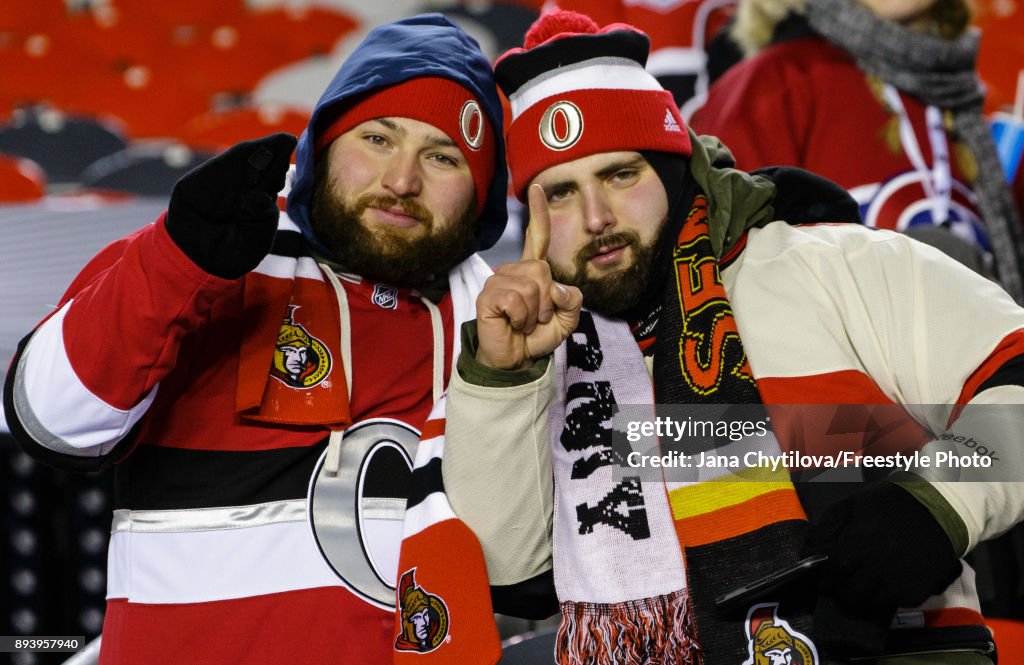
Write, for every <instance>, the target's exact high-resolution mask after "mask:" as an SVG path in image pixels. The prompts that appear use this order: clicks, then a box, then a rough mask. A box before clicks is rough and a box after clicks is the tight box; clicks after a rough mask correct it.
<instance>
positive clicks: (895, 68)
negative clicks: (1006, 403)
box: [807, 0, 1024, 303]
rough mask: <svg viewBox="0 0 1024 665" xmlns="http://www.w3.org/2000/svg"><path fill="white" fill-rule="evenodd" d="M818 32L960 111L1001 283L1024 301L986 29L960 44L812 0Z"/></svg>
mask: <svg viewBox="0 0 1024 665" xmlns="http://www.w3.org/2000/svg"><path fill="white" fill-rule="evenodd" d="M807 21H808V23H810V25H811V27H812V28H814V30H815V32H817V33H818V34H820V35H821V36H822V37H824V38H825V39H827V40H829V41H830V42H832V43H834V44H836V45H838V46H840V47H841V48H843V49H844V50H846V51H847V52H848V53H849V54H850V55H852V56H853V57H854V58H855V59H856V61H857V64H858V66H859V67H860V68H861V69H863V70H864V71H865V72H867V73H869V74H872V75H874V76H877V77H878V78H880V79H882V80H883V81H885V82H886V83H889V84H890V85H892V86H893V87H895V88H896V89H898V90H901V91H903V92H904V93H906V94H908V95H911V96H913V97H916V98H917V99H919V100H921V101H922V102H924V103H925V104H928V105H930V106H936V107H938V108H940V109H943V110H949V111H951V112H952V113H953V124H954V128H955V129H956V131H957V133H958V134H959V135H960V137H961V138H962V139H963V140H964V141H965V142H966V143H967V147H968V148H970V150H971V152H972V153H973V154H974V157H975V159H976V160H977V163H978V179H977V182H976V183H975V185H974V188H975V192H976V194H977V195H978V203H979V206H980V208H981V213H982V220H983V222H984V224H985V227H986V229H987V230H988V235H989V239H990V240H991V242H992V252H993V254H994V256H995V260H996V266H997V268H998V270H999V277H1000V282H1001V283H1002V284H1003V287H1004V288H1005V289H1006V290H1007V292H1009V294H1010V295H1011V296H1013V298H1014V300H1016V301H1017V302H1019V303H1024V280H1022V273H1021V270H1022V268H1024V246H1022V244H1021V225H1020V219H1019V217H1018V215H1017V210H1016V208H1015V207H1014V204H1013V199H1012V198H1011V194H1010V189H1009V187H1008V186H1007V184H1006V180H1005V179H1004V177H1003V171H1002V167H1001V166H1000V163H999V156H998V154H997V153H996V148H995V144H994V143H993V141H992V134H991V132H990V130H989V128H988V124H987V123H986V122H985V119H984V118H983V117H982V115H981V108H982V102H983V101H984V97H985V92H984V89H983V88H982V86H981V82H980V81H979V80H978V76H977V73H976V71H975V62H976V60H977V55H978V31H977V30H974V29H972V30H969V31H967V32H966V33H965V34H963V35H962V36H960V37H959V38H957V39H955V40H949V39H943V38H941V37H937V36H932V35H927V34H923V33H920V32H917V31H914V30H911V29H909V28H905V27H903V26H902V25H900V24H898V23H895V22H893V21H887V20H884V19H881V18H878V17H877V16H875V14H874V13H872V12H871V10H869V9H867V8H866V7H864V6H863V5H861V4H860V3H859V2H857V1H856V0H807Z"/></svg>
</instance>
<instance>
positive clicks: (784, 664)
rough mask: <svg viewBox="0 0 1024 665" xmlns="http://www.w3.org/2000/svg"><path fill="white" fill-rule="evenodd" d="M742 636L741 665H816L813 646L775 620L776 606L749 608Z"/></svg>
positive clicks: (809, 641)
mask: <svg viewBox="0 0 1024 665" xmlns="http://www.w3.org/2000/svg"><path fill="white" fill-rule="evenodd" d="M746 634H747V640H748V643H747V649H748V656H747V659H746V660H745V661H743V665H818V650H817V649H816V648H815V647H814V643H813V642H811V640H810V639H808V638H807V636H806V635H804V634H802V633H798V632H797V631H795V630H793V627H792V626H790V625H789V622H787V621H786V620H785V619H780V618H779V604H778V603H762V604H760V605H754V606H753V607H751V608H750V610H749V611H748V612H747V622H746Z"/></svg>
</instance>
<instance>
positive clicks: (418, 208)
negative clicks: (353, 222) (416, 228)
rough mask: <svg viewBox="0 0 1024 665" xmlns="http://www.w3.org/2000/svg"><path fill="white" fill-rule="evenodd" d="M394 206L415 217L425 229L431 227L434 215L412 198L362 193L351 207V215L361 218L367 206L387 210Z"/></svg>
mask: <svg viewBox="0 0 1024 665" xmlns="http://www.w3.org/2000/svg"><path fill="white" fill-rule="evenodd" d="M395 206H398V207H400V208H401V209H402V212H403V213H405V214H406V215H409V216H410V217H413V218H415V219H416V221H418V222H419V223H421V224H423V225H424V226H425V227H426V228H427V229H431V228H433V226H434V216H433V215H432V214H431V213H430V211H429V210H427V208H426V207H424V206H422V205H420V204H419V203H417V202H416V201H413V200H412V199H399V198H396V197H394V196H381V195H376V194H364V195H363V196H361V197H359V200H357V201H356V203H355V206H354V207H353V213H354V215H353V216H354V217H355V218H356V219H362V217H363V213H364V212H366V209H367V208H381V209H383V210H388V209H389V208H393V207H395Z"/></svg>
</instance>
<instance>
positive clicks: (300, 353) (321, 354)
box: [270, 305, 331, 389]
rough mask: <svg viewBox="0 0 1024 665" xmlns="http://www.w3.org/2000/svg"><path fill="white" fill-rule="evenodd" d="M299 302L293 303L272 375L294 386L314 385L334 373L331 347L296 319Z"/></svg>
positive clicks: (279, 335)
mask: <svg viewBox="0 0 1024 665" xmlns="http://www.w3.org/2000/svg"><path fill="white" fill-rule="evenodd" d="M297 309H299V305H289V306H288V315H287V316H286V317H285V318H284V321H282V322H281V329H280V330H279V331H278V333H277V344H276V345H275V347H274V362H273V365H272V366H271V368H270V375H271V376H272V377H274V378H275V379H277V380H278V381H280V382H282V383H284V384H285V385H286V386H288V387H290V388H300V389H303V388H312V387H313V386H315V385H317V384H318V383H320V382H321V381H323V380H324V379H326V378H327V375H328V374H330V373H331V354H330V352H329V351H328V350H327V347H326V346H324V345H323V343H322V342H321V341H320V340H318V339H317V338H316V337H313V336H312V335H310V334H309V331H308V330H306V329H305V328H304V327H302V326H301V325H299V324H298V323H296V322H295V310H297Z"/></svg>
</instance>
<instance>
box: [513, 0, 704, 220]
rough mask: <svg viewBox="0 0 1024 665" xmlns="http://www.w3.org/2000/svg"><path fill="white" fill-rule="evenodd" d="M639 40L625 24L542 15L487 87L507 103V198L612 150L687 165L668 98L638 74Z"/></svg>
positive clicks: (686, 148)
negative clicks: (546, 174)
mask: <svg viewBox="0 0 1024 665" xmlns="http://www.w3.org/2000/svg"><path fill="white" fill-rule="evenodd" d="M649 52H650V40H649V39H648V38H647V35H645V34H644V33H642V32H640V31H639V30H637V29H636V28H634V27H632V26H630V25H626V24H625V23H613V24H611V25H608V26H606V27H604V28H599V27H598V25H597V24H596V23H595V22H594V21H593V20H592V19H590V18H589V17H587V16H584V15H583V14H579V13H577V12H571V11H554V12H550V13H547V14H543V15H542V16H541V17H540V18H539V19H537V21H536V22H535V23H534V24H533V26H531V27H530V30H529V31H528V32H527V33H526V38H525V40H524V44H523V48H516V49H512V50H510V51H508V52H507V53H505V54H504V55H503V56H501V58H499V59H498V62H497V64H496V65H495V72H494V73H495V79H496V80H497V82H498V85H499V86H500V87H501V89H502V92H504V93H505V96H506V97H508V99H509V104H510V106H511V108H512V122H511V125H510V126H509V129H508V133H507V135H506V137H505V140H506V145H507V150H508V163H509V169H510V171H511V174H512V187H513V189H512V191H513V192H514V193H515V195H516V196H517V197H519V199H520V200H525V196H526V188H527V187H528V186H529V184H530V182H531V181H532V180H533V179H534V178H535V177H536V176H537V174H539V173H541V172H542V171H544V170H546V169H548V168H550V167H552V166H555V165H557V164H562V163H564V162H569V161H572V160H574V159H580V158H581V157H587V156H589V155H594V154H598V153H602V152H615V151H619V150H635V151H641V150H656V151H660V152H669V153H676V154H680V155H683V156H684V157H689V156H690V154H691V153H692V149H691V146H690V137H689V134H688V133H687V131H686V126H685V125H684V124H683V119H682V118H681V117H680V115H679V108H678V107H677V106H676V103H675V100H674V99H673V98H672V94H671V93H669V92H668V91H667V90H665V89H664V88H662V87H661V84H660V83H658V81H657V79H655V78H654V77H653V76H652V75H651V74H649V73H648V72H647V70H646V69H644V65H645V64H646V63H647V55H648V53H649Z"/></svg>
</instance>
